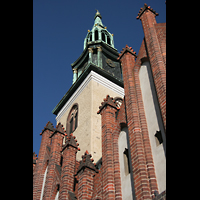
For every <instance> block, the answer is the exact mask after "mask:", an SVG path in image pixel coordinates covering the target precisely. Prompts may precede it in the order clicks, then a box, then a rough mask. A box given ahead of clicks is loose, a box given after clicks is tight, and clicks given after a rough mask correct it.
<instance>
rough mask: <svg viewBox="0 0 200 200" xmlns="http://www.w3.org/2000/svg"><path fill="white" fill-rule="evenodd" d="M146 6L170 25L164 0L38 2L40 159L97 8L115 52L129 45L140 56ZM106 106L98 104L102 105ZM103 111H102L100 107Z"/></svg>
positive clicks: (36, 144) (36, 137)
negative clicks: (141, 14) (47, 130)
mask: <svg viewBox="0 0 200 200" xmlns="http://www.w3.org/2000/svg"><path fill="white" fill-rule="evenodd" d="M144 3H147V5H148V6H151V7H152V8H153V9H154V10H156V12H157V13H159V16H157V17H156V20H157V22H158V23H162V22H166V4H165V1H164V0H145V1H142V0H124V1H119V0H101V1H94V0H73V1H69V0H57V1H56V0H33V151H35V152H36V154H39V148H40V143H41V138H42V137H41V136H40V132H41V131H42V129H43V128H44V126H45V125H46V123H47V122H48V121H51V122H52V123H53V125H54V127H55V126H56V120H55V117H56V116H55V115H54V114H52V112H51V111H52V110H53V108H54V107H55V106H56V105H57V103H58V102H59V101H60V100H61V98H62V97H63V96H64V94H65V93H66V92H67V91H68V89H69V88H70V87H71V85H72V70H71V63H73V62H74V61H75V60H77V58H78V57H79V56H80V54H81V53H82V51H83V41H84V39H85V37H86V34H87V30H88V29H89V30H91V29H92V26H93V24H94V16H95V13H96V10H95V9H98V10H99V12H100V13H101V16H102V22H103V24H104V25H105V26H107V29H108V31H109V32H110V33H113V34H114V44H115V48H116V49H117V50H118V52H120V51H121V50H122V48H124V47H125V45H126V44H128V46H131V47H132V48H133V49H134V50H135V51H136V53H138V51H139V48H140V45H141V42H142V39H143V37H144V33H143V29H142V24H141V21H140V20H136V16H137V14H138V12H139V10H140V8H141V7H143V5H144ZM100 103H101V102H99V104H100ZM97 110H98V108H97Z"/></svg>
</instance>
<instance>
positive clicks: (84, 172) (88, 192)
mask: <svg viewBox="0 0 200 200" xmlns="http://www.w3.org/2000/svg"><path fill="white" fill-rule="evenodd" d="M90 158H91V154H89V153H88V151H87V150H86V152H85V154H84V155H83V156H82V161H81V163H80V165H79V167H78V170H77V174H76V175H77V178H78V199H79V200H86V199H88V200H90V199H91V198H92V195H93V191H94V180H93V179H94V176H95V174H96V173H97V172H98V170H97V169H96V168H95V166H94V164H93V163H92V162H93V161H94V160H93V159H90Z"/></svg>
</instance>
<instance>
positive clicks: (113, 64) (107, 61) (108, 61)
mask: <svg viewBox="0 0 200 200" xmlns="http://www.w3.org/2000/svg"><path fill="white" fill-rule="evenodd" d="M106 63H107V64H108V65H109V66H110V67H115V63H114V62H113V61H112V60H110V59H109V58H107V59H106Z"/></svg>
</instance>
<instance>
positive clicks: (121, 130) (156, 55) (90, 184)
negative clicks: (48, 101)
mask: <svg viewBox="0 0 200 200" xmlns="http://www.w3.org/2000/svg"><path fill="white" fill-rule="evenodd" d="M157 15H158V13H156V11H155V10H153V9H152V8H151V7H150V6H147V5H146V4H144V6H143V7H142V8H141V9H140V11H139V13H138V16H137V19H140V20H141V22H142V27H143V30H144V39H143V41H142V44H141V47H140V50H139V53H138V55H136V52H135V51H134V50H133V48H132V47H129V46H128V45H126V46H125V48H123V49H122V51H121V52H120V53H118V51H117V49H115V47H114V37H113V34H111V33H110V32H109V31H108V30H107V27H106V26H104V25H103V23H102V16H101V14H100V13H99V11H98V10H97V12H96V15H95V17H94V25H93V27H92V29H91V30H88V33H87V35H86V38H85V40H84V45H83V52H82V54H81V55H80V57H79V58H78V59H77V60H76V61H75V62H74V63H72V64H71V66H72V70H73V84H72V86H71V88H70V89H69V90H68V91H67V93H66V94H65V95H64V96H63V98H62V99H61V100H60V102H59V103H58V104H57V105H56V106H55V108H54V109H53V111H52V113H53V114H55V115H56V122H57V125H56V127H54V126H53V124H52V123H51V122H48V123H47V124H46V126H45V127H44V129H43V130H42V132H41V133H40V134H41V136H42V140H41V145H40V150H39V156H38V157H37V155H36V154H35V153H33V199H35V200H38V199H40V200H42V199H43V200H44V199H59V200H61V199H69V200H72V199H78V200H83V199H94V200H97V199H99V200H100V199H102V200H103V199H123V200H131V199H133V200H135V199H137V200H138V199H166V23H157V22H156V19H155V17H156V16H157Z"/></svg>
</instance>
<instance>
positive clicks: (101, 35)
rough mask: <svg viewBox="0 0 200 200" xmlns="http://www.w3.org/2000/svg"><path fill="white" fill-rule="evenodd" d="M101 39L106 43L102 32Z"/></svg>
mask: <svg viewBox="0 0 200 200" xmlns="http://www.w3.org/2000/svg"><path fill="white" fill-rule="evenodd" d="M101 38H102V40H103V41H104V42H105V41H106V38H105V34H104V33H103V32H102V33H101Z"/></svg>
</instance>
